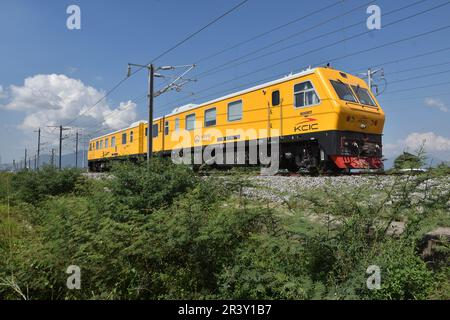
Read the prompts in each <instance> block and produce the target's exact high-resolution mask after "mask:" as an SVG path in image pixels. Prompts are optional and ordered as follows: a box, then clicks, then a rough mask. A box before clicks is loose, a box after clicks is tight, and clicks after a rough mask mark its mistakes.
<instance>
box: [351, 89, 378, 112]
mask: <svg viewBox="0 0 450 320" xmlns="http://www.w3.org/2000/svg"><path fill="white" fill-rule="evenodd" d="M352 88H353V91H354V92H355V94H356V96H357V97H358V99H359V102H361V103H362V104H367V105H369V106H374V107H376V104H375V102H374V101H373V99H372V97H371V96H370V94H369V91H368V90H367V89H364V88H361V87H360V86H352Z"/></svg>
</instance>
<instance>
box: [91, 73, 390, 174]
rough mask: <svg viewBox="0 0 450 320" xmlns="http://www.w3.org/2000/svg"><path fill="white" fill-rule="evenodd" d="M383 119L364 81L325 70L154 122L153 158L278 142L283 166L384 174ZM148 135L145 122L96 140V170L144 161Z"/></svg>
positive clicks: (182, 110)
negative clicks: (122, 162) (121, 162)
mask: <svg viewBox="0 0 450 320" xmlns="http://www.w3.org/2000/svg"><path fill="white" fill-rule="evenodd" d="M384 121H385V115H384V112H383V110H382V109H381V107H380V106H379V104H378V102H377V100H376V98H375V97H374V95H373V94H372V93H371V91H370V90H369V89H368V87H367V84H366V83H365V82H364V81H363V80H362V79H360V78H358V77H356V76H354V75H351V74H348V73H345V72H343V71H339V70H335V69H333V68H330V67H320V68H314V69H308V70H305V71H303V72H300V73H296V74H291V75H288V76H285V77H283V78H280V79H277V80H275V81H271V82H268V83H264V84H261V85H258V86H255V87H252V88H249V89H246V90H243V91H239V92H236V93H232V94H229V95H226V96H223V97H220V98H218V99H215V100H212V101H208V102H205V103H202V104H198V105H196V104H189V105H186V106H182V107H178V108H175V109H174V110H173V111H172V113H170V114H168V115H165V116H163V117H160V118H157V119H155V120H154V122H153V126H152V136H153V140H152V141H153V152H154V153H157V154H160V155H163V156H170V155H171V154H172V155H173V154H174V152H179V150H182V149H183V150H186V149H191V150H199V149H200V150H204V149H205V148H208V147H210V146H221V147H228V146H230V145H232V146H236V145H237V143H244V145H245V146H246V148H249V145H250V144H251V143H252V141H255V140H258V141H264V140H265V141H269V142H270V141H272V140H274V139H275V138H276V140H277V142H279V161H280V164H281V167H282V168H287V169H290V170H299V169H302V168H304V169H308V170H311V169H318V168H323V169H327V170H333V171H340V170H348V169H363V168H371V169H381V168H383V162H382V133H383V127H384ZM249 132H250V133H251V134H248V133H249ZM230 133H231V134H230ZM233 133H234V134H233ZM147 134H148V124H147V122H145V121H140V122H137V123H135V124H132V125H131V126H130V127H128V128H125V129H122V130H119V131H116V132H112V133H109V134H106V135H103V136H100V137H97V138H95V139H92V140H90V143H89V152H88V162H89V169H90V170H92V171H100V170H102V169H104V168H106V167H107V166H108V163H109V162H110V161H111V160H119V159H138V158H145V157H146V153H147V142H146V140H147Z"/></svg>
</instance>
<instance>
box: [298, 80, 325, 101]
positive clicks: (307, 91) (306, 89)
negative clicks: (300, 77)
mask: <svg viewBox="0 0 450 320" xmlns="http://www.w3.org/2000/svg"><path fill="white" fill-rule="evenodd" d="M294 98H295V99H294V100H295V107H296V108H303V107H310V106H314V105H317V104H319V103H320V99H319V96H318V95H317V93H316V90H315V89H314V87H313V85H312V83H311V81H305V82H302V83H298V84H296V85H295V86H294Z"/></svg>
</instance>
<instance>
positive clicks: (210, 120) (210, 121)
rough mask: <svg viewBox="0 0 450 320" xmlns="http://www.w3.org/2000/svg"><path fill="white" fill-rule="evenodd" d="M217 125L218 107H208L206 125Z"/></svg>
mask: <svg viewBox="0 0 450 320" xmlns="http://www.w3.org/2000/svg"><path fill="white" fill-rule="evenodd" d="M215 125H216V108H212V109H208V110H206V111H205V127H211V126H215Z"/></svg>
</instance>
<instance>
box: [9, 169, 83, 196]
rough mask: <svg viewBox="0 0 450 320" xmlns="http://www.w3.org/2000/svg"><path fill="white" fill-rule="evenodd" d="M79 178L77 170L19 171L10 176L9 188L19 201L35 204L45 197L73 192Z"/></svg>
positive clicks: (79, 174)
mask: <svg viewBox="0 0 450 320" xmlns="http://www.w3.org/2000/svg"><path fill="white" fill-rule="evenodd" d="M80 176H81V171H80V170H78V169H64V170H57V169H55V168H53V167H51V166H46V167H44V168H42V169H41V170H39V171H29V170H23V171H19V172H18V173H16V174H14V175H13V176H12V180H11V187H12V190H13V192H14V194H15V195H16V197H17V198H18V199H19V200H21V201H24V202H28V203H32V204H36V203H38V202H40V201H42V200H43V199H44V198H45V197H47V196H57V195H63V194H68V193H71V192H73V191H74V188H75V185H76V182H77V180H78V179H79V178H80Z"/></svg>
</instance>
